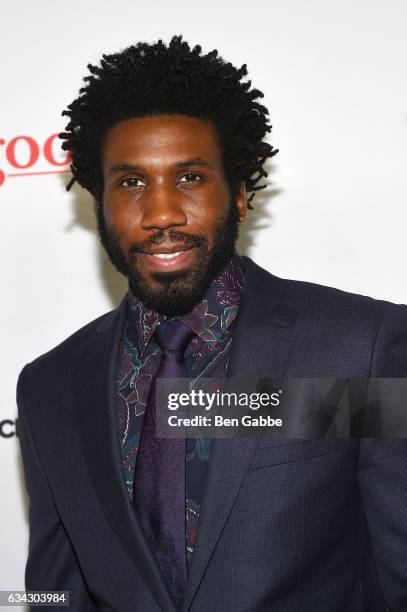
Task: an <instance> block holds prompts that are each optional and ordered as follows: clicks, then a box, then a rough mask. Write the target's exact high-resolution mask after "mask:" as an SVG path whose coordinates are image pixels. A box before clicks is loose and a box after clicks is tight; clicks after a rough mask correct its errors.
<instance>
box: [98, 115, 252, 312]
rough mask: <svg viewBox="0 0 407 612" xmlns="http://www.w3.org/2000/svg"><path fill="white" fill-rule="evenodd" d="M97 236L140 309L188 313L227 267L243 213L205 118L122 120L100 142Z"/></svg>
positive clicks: (243, 204) (244, 203) (244, 204)
mask: <svg viewBox="0 0 407 612" xmlns="http://www.w3.org/2000/svg"><path fill="white" fill-rule="evenodd" d="M102 166H103V177H104V192H103V202H102V207H101V211H100V214H99V219H98V221H99V233H100V236H101V239H102V243H103V245H104V247H105V248H106V250H107V252H108V254H109V256H110V259H111V260H112V262H113V264H114V265H115V266H116V267H117V268H118V269H119V271H120V272H122V273H123V274H125V275H126V276H127V277H128V278H129V285H130V288H131V289H132V291H133V292H134V293H135V295H137V297H138V298H139V299H140V300H142V301H143V302H144V303H145V304H146V306H148V307H149V308H152V309H153V310H155V311H157V312H161V313H164V314H167V315H171V314H173V315H180V314H183V313H185V312H188V311H189V310H191V309H192V308H193V306H194V305H195V304H196V303H197V302H198V301H199V300H200V299H201V298H202V297H203V295H204V293H205V291H206V289H207V287H208V285H209V283H210V282H211V280H212V279H213V278H214V277H215V276H216V274H218V272H219V271H220V270H221V269H222V268H223V267H224V266H225V265H226V263H227V262H228V260H229V258H230V256H231V255H232V252H233V248H234V245H235V242H236V239H237V234H238V223H239V222H242V221H243V220H244V219H245V216H246V211H247V201H246V191H245V189H244V184H243V183H242V185H241V189H240V192H239V195H238V196H237V198H235V202H233V203H232V202H231V197H230V190H229V186H228V184H227V181H226V179H225V176H224V171H223V166H222V159H221V151H220V147H219V144H218V142H217V138H216V133H215V131H214V128H213V126H212V124H211V123H210V122H206V121H203V120H200V119H196V118H193V117H188V116H184V115H160V116H151V117H150V116H149V117H143V118H134V119H129V120H126V121H121V122H120V123H118V124H117V125H115V126H114V127H113V128H112V129H111V130H110V131H109V132H108V134H107V136H106V138H105V140H104V143H103V147H102Z"/></svg>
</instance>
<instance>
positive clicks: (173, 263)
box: [139, 245, 195, 271]
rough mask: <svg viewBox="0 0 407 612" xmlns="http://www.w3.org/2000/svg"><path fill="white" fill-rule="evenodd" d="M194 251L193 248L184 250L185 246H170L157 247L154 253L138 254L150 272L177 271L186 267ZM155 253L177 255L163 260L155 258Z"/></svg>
mask: <svg viewBox="0 0 407 612" xmlns="http://www.w3.org/2000/svg"><path fill="white" fill-rule="evenodd" d="M194 251H195V247H186V248H185V245H182V246H181V245H180V246H179V247H174V246H173V245H172V246H171V247H157V248H156V249H155V250H154V251H150V252H148V253H146V252H140V253H139V257H141V258H142V260H143V262H144V263H145V264H147V267H148V268H151V269H152V270H156V271H158V270H168V271H169V270H179V269H181V268H183V267H185V266H186V265H188V263H189V260H190V259H191V257H192V256H193V253H194ZM157 253H164V254H166V255H171V254H172V253H178V255H174V256H173V257H170V258H166V259H164V258H160V257H157V256H156V254H157Z"/></svg>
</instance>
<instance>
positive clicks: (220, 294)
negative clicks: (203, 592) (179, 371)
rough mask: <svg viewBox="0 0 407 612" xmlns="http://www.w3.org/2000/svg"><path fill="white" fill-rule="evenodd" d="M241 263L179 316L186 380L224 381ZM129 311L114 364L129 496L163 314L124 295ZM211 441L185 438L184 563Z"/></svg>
mask: <svg viewBox="0 0 407 612" xmlns="http://www.w3.org/2000/svg"><path fill="white" fill-rule="evenodd" d="M244 278H245V274H244V263H243V260H242V258H241V257H240V256H239V255H238V254H237V253H236V251H235V252H234V254H233V256H232V257H231V259H230V260H229V262H228V264H227V265H226V267H225V268H224V269H223V270H222V271H221V272H220V273H219V274H218V276H217V277H216V278H215V279H214V280H213V281H212V282H211V284H210V286H209V287H208V290H207V292H206V294H205V296H204V297H203V299H202V300H201V301H200V302H199V303H198V304H197V305H196V306H195V307H194V308H193V310H191V311H190V312H188V313H187V314H185V315H183V316H181V317H179V318H180V320H182V321H183V323H185V324H186V325H188V326H189V327H190V328H191V329H192V330H193V331H194V332H195V336H194V337H193V339H192V340H191V342H190V344H189V346H188V347H187V350H186V352H185V362H186V368H187V371H188V377H189V378H191V379H197V378H199V377H202V378H209V377H214V378H224V377H225V375H226V371H227V367H228V356H229V350H230V346H231V342H232V330H233V325H232V323H233V321H234V320H235V318H236V315H237V312H238V308H239V301H240V294H241V291H242V287H243V284H244ZM128 305H129V307H128V313H127V317H126V322H125V324H124V328H123V332H122V337H121V342H120V347H119V355H118V365H117V377H116V390H117V408H118V424H119V436H120V445H121V450H122V463H123V472H124V478H125V482H126V486H127V490H128V493H129V496H130V499H132V498H133V486H137V482H133V480H134V471H135V464H136V458H137V448H138V444H139V441H140V435H141V428H142V424H143V415H144V411H145V408H146V405H147V398H148V393H149V389H150V384H151V381H152V379H153V378H154V376H155V373H156V372H157V370H158V367H159V365H160V361H161V350H160V348H159V346H158V344H157V343H156V341H155V339H154V330H155V328H156V327H157V325H159V324H160V323H162V322H163V321H164V320H165V319H166V316H165V315H162V314H158V313H156V312H153V311H151V310H149V309H147V308H146V306H145V305H144V304H143V303H142V302H141V301H140V300H138V299H137V298H136V296H134V295H133V294H132V293H131V292H129V302H128ZM211 442H212V440H211V439H209V438H199V439H195V438H193V439H192V438H188V439H187V440H186V466H185V468H186V500H185V504H186V505H185V508H186V533H185V538H186V555H187V564H188V565H189V563H190V561H191V558H192V552H193V549H194V542H195V537H196V528H197V523H198V519H199V512H200V505H201V500H202V494H203V489H204V485H205V478H206V471H207V467H208V462H209V455H210V449H211Z"/></svg>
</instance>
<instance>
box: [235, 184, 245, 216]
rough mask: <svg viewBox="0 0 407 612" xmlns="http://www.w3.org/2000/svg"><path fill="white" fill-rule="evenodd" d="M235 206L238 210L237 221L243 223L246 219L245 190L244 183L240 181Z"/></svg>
mask: <svg viewBox="0 0 407 612" xmlns="http://www.w3.org/2000/svg"><path fill="white" fill-rule="evenodd" d="M235 202H236V206H237V209H238V211H239V223H244V222H245V221H246V215H247V191H246V183H244V182H242V183H240V188H239V193H238V195H237V197H236V200H235Z"/></svg>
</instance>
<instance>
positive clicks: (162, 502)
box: [133, 320, 194, 606]
mask: <svg viewBox="0 0 407 612" xmlns="http://www.w3.org/2000/svg"><path fill="white" fill-rule="evenodd" d="M193 336H194V332H193V331H192V330H191V329H189V327H187V326H186V325H185V324H184V323H182V322H181V321H179V320H173V321H165V322H164V323H161V325H159V326H158V327H157V329H156V331H155V333H154V337H155V339H156V340H157V342H158V344H159V346H160V348H161V350H162V352H163V353H162V358H161V363H160V366H159V368H158V371H157V374H156V376H155V378H154V379H153V381H152V383H151V388H150V392H149V395H148V400H147V406H146V410H145V413H144V417H143V427H142V432H141V439H140V444H139V447H138V450H137V460H136V467H135V475H134V489H133V503H134V505H135V508H136V511H137V515H138V517H139V521H140V523H141V526H142V528H143V530H144V533H145V535H146V536H147V539H148V541H149V543H150V545H151V547H152V549H153V552H154V554H155V557H156V560H157V562H158V565H159V567H160V569H161V572H162V575H163V577H164V580H165V582H166V584H167V586H168V589H169V591H170V593H171V594H172V596H173V599H174V601H175V603H176V604H177V606H181V604H182V600H183V596H184V593H185V587H186V581H187V567H186V552H185V438H157V437H156V433H155V432H156V406H155V403H156V380H157V379H158V378H187V376H188V374H187V370H186V366H185V360H184V353H185V350H186V348H187V346H188V344H189V342H190V341H191V339H192V337H193Z"/></svg>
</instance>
